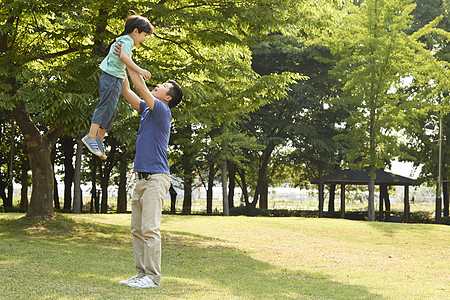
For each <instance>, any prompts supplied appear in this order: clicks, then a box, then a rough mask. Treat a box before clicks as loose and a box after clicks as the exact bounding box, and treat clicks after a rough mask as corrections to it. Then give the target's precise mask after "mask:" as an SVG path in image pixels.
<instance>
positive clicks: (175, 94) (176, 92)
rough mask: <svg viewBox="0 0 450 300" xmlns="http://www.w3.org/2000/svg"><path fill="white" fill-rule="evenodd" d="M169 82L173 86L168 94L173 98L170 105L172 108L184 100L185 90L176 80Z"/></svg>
mask: <svg viewBox="0 0 450 300" xmlns="http://www.w3.org/2000/svg"><path fill="white" fill-rule="evenodd" d="M167 82H168V83H171V84H172V86H171V87H170V88H169V91H168V92H167V93H168V94H169V96H170V97H172V100H170V102H169V104H168V105H169V108H172V107H175V106H177V105H178V104H179V103H180V102H181V99H182V98H183V89H182V88H181V86H180V85H179V84H178V83H177V82H176V81H175V80H168V81H167Z"/></svg>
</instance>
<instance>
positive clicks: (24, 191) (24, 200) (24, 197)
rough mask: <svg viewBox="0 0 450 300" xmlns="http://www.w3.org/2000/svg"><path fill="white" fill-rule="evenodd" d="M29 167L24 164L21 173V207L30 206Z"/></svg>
mask: <svg viewBox="0 0 450 300" xmlns="http://www.w3.org/2000/svg"><path fill="white" fill-rule="evenodd" d="M28 169H29V168H28V167H27V166H25V165H23V166H22V173H21V175H20V184H21V185H22V188H21V189H20V202H19V207H20V208H23V209H27V208H28Z"/></svg>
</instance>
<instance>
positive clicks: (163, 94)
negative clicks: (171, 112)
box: [152, 82, 172, 103]
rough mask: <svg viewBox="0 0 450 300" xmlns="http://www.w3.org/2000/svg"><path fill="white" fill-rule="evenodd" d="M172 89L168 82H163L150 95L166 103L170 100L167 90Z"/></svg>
mask: <svg viewBox="0 0 450 300" xmlns="http://www.w3.org/2000/svg"><path fill="white" fill-rule="evenodd" d="M171 87H172V84H171V83H169V82H165V83H163V84H158V85H157V86H156V87H155V88H154V89H153V91H152V95H153V96H154V97H155V98H157V99H159V100H161V101H163V102H166V101H167V103H168V102H169V101H170V100H171V99H172V97H171V96H169V89H170V88H171Z"/></svg>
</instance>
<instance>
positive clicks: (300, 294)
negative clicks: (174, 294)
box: [163, 231, 383, 299]
mask: <svg viewBox="0 0 450 300" xmlns="http://www.w3.org/2000/svg"><path fill="white" fill-rule="evenodd" d="M163 247H164V249H163V253H165V255H164V261H163V264H164V275H165V276H167V277H169V278H170V280H169V283H166V284H169V285H171V286H173V287H174V289H176V288H179V287H178V286H179V285H180V284H181V285H183V286H184V287H183V289H184V292H186V291H187V292H188V293H192V294H196V293H198V294H202V293H204V292H205V291H206V293H208V290H209V289H212V290H216V289H219V290H221V291H222V295H223V298H239V299H243V298H247V299H248V298H250V299H382V298H383V297H382V296H381V295H376V294H371V293H370V292H368V291H367V289H365V288H364V287H361V286H352V285H347V284H342V283H339V282H336V281H333V280H331V279H329V278H326V277H325V276H321V275H317V274H311V273H307V272H303V271H299V270H292V269H288V268H286V267H279V266H274V265H271V264H269V263H266V262H262V261H259V260H255V259H253V258H251V257H250V254H249V253H245V252H244V251H241V250H237V249H236V248H234V247H231V246H229V245H227V244H226V243H225V242H224V241H221V240H220V239H217V238H211V237H205V236H201V235H198V234H192V233H187V232H175V231H169V232H165V234H164V244H163ZM300 255H301V254H300V253H299V256H300ZM299 259H300V257H299Z"/></svg>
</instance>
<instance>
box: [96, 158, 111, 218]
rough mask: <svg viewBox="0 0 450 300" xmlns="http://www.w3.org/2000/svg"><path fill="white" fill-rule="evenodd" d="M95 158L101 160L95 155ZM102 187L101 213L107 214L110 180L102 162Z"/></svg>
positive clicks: (100, 169)
mask: <svg viewBox="0 0 450 300" xmlns="http://www.w3.org/2000/svg"><path fill="white" fill-rule="evenodd" d="M94 159H97V160H100V158H98V157H94ZM99 165H100V168H99V171H100V174H101V175H100V189H101V191H102V197H101V201H100V213H101V214H106V213H107V212H108V181H109V174H108V173H107V170H106V167H103V168H102V163H101V162H100V164H99Z"/></svg>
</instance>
